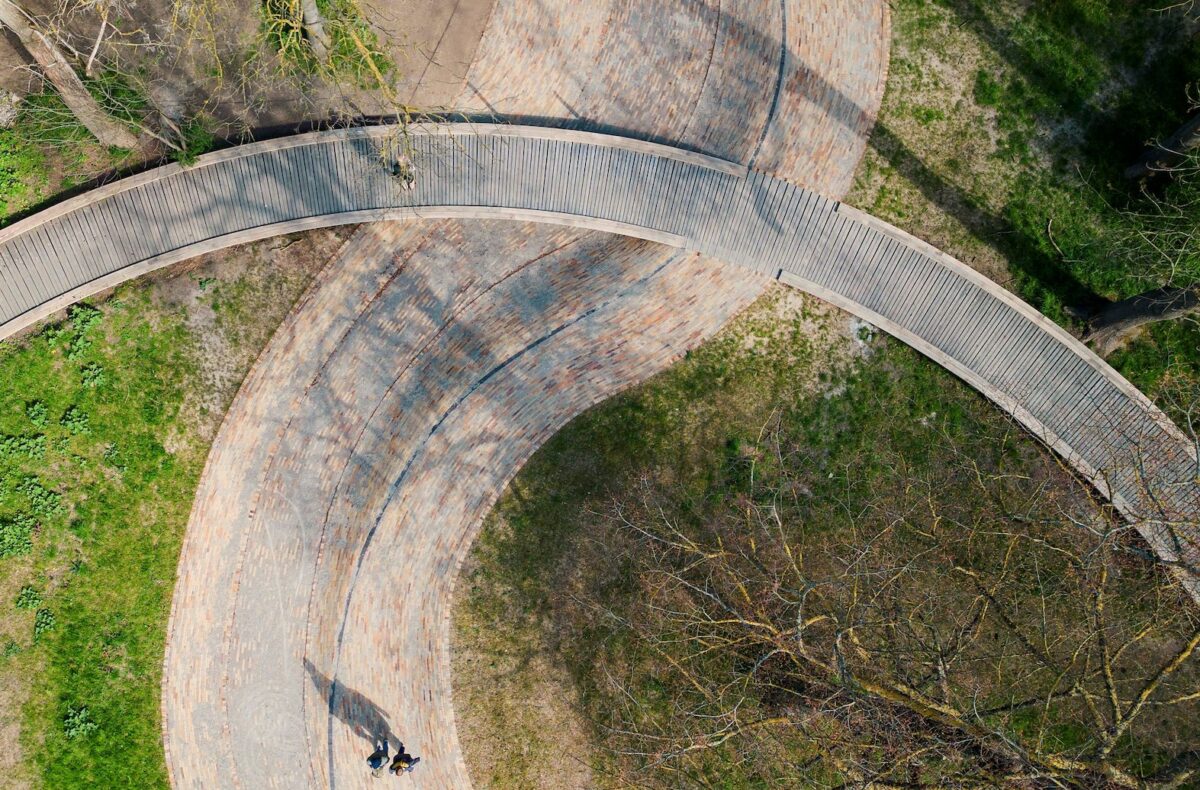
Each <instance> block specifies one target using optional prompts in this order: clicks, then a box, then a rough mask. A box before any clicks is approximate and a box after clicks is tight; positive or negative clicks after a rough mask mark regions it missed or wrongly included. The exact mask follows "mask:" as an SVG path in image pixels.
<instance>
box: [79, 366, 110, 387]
mask: <svg viewBox="0 0 1200 790" xmlns="http://www.w3.org/2000/svg"><path fill="white" fill-rule="evenodd" d="M105 380H106V379H105V376H104V367H103V366H102V365H100V364H99V363H97V362H93V363H91V364H90V365H87V366H85V367H84V369H83V386H85V387H87V388H88V389H96V388H97V387H99V386H100V385H102V384H103V383H104V382H105Z"/></svg>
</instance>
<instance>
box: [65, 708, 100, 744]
mask: <svg viewBox="0 0 1200 790" xmlns="http://www.w3.org/2000/svg"><path fill="white" fill-rule="evenodd" d="M97 726H98V725H97V724H96V722H94V721H92V714H91V712H90V711H89V710H88V708H87V705H80V706H78V707H76V706H74V705H71V706H69V707H68V708H67V715H66V716H63V734H64V735H66V736H67V739H68V740H75V739H76V738H82V737H83V736H85V735H87V734H88V733H90V732H92V731H94V730H95V729H96V727H97Z"/></svg>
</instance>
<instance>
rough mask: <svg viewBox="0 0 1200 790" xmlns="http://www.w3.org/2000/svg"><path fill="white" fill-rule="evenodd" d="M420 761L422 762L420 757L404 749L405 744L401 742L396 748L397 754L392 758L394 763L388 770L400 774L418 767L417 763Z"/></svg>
mask: <svg viewBox="0 0 1200 790" xmlns="http://www.w3.org/2000/svg"><path fill="white" fill-rule="evenodd" d="M419 762H421V758H420V757H413V756H412V755H411V754H409V753H408V752H406V751H404V744H400V746H399V747H397V749H396V756H395V757H393V758H392V765H391V767H390V768H388V770H389V771H391V772H392V773H394V774H395V775H396V776H399V775H400V774H406V773H410V772H411V771H412V769H414V768H416V767H417V763H419Z"/></svg>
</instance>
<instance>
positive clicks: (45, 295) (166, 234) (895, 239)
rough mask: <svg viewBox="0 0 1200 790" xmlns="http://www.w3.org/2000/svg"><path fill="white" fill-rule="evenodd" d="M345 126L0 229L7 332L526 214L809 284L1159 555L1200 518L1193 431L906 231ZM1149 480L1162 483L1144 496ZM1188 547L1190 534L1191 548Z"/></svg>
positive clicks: (625, 155)
mask: <svg viewBox="0 0 1200 790" xmlns="http://www.w3.org/2000/svg"><path fill="white" fill-rule="evenodd" d="M396 133H397V130H396V129H394V128H390V127H373V128H366V129H343V130H335V131H327V132H316V133H312V134H307V135H301V136H297V137H292V138H287V139H282V140H275V141H270V142H265V143H257V144H252V145H246V146H242V147H238V148H233V149H230V150H227V151H223V152H219V153H216V154H211V155H208V156H205V157H202V158H201V160H200V162H198V163H197V164H196V165H194V166H192V167H189V168H183V167H180V166H178V165H168V166H166V167H163V168H160V169H157V170H153V171H150V172H147V173H144V174H141V175H138V176H135V177H132V178H129V179H126V180H123V181H120V182H116V183H113V184H110V185H108V186H105V187H103V188H101V189H98V190H95V191H93V192H90V193H87V194H85V195H82V196H80V197H78V198H75V199H73V200H69V201H66V202H65V203H63V204H61V205H58V206H55V207H54V208H51V209H49V210H47V211H45V212H42V213H41V214H38V215H36V216H33V217H30V218H28V219H26V220H24V221H21V222H18V223H16V224H14V225H12V226H11V227H8V228H6V229H4V230H2V231H0V337H6V336H8V335H11V334H12V333H14V332H16V331H18V330H20V329H22V328H24V327H26V326H28V325H30V324H32V323H34V322H36V321H37V320H39V319H41V318H44V317H46V316H48V315H50V314H51V313H53V312H54V311H56V310H58V309H61V308H62V307H64V306H66V305H67V304H70V303H72V302H74V301H77V300H79V299H82V298H84V297H86V296H87V295H89V294H91V293H95V292H97V291H99V290H102V289H104V288H108V287H111V286H112V285H115V284H116V283H118V282H121V281H123V280H127V279H130V278H132V277H136V276H138V275H140V274H142V273H144V272H147V271H150V270H152V269H154V268H158V267H161V266H166V265H169V264H171V263H175V262H177V261H180V260H183V259H186V258H189V257H193V256H195V255H198V254H200V253H202V252H207V251H211V250H214V249H219V248H222V247H226V246H229V245H232V244H237V243H241V242H245V241H249V240H253V239H259V238H264V237H268V236H272V235H277V234H280V233H286V232H292V231H297V230H303V229H307V228H315V227H321V226H329V225H336V224H342V223H358V222H365V221H376V220H384V219H403V218H439V217H440V218H445V217H450V218H489V219H509V220H530V221H535V222H545V223H553V224H560V225H567V226H571V227H576V228H587V229H593V230H602V231H608V232H612V233H617V234H622V235H626V236H632V237H637V238H641V239H647V240H650V241H654V242H659V243H662V244H666V245H669V246H672V247H676V248H680V249H686V250H694V251H698V252H701V253H704V254H707V255H710V256H712V257H715V258H719V259H721V260H725V261H729V262H732V263H736V264H739V265H741V266H744V267H746V268H747V269H750V270H752V271H755V272H758V273H762V274H766V275H768V276H770V277H773V278H776V279H779V280H781V281H783V282H785V283H788V284H790V285H793V286H795V287H798V288H801V289H803V290H805V291H809V292H811V293H813V294H815V295H817V296H819V297H821V298H824V299H827V300H828V301H831V302H833V303H834V304H837V305H838V306H840V307H843V308H844V309H846V310H849V311H850V312H852V313H854V314H856V315H858V316H860V317H862V318H864V319H865V320H867V321H870V322H871V323H873V324H876V325H877V326H879V327H881V328H882V329H884V330H886V331H887V332H889V333H891V334H892V335H894V336H896V337H898V338H900V339H901V340H903V341H904V342H906V343H909V344H910V345H912V346H914V347H915V348H917V349H918V350H920V351H922V352H923V353H925V354H926V355H928V356H929V357H930V358H931V359H933V360H935V361H936V362H938V363H939V364H941V365H943V366H945V367H946V368H947V369H949V370H950V371H952V372H954V373H955V374H956V375H958V376H960V377H961V378H962V379H964V380H965V381H967V382H968V383H970V384H971V385H972V386H974V387H976V388H977V389H978V390H979V391H980V392H982V393H983V394H984V395H986V396H987V397H988V398H990V399H991V400H993V401H994V402H995V403H997V404H998V405H999V406H1000V407H1001V408H1003V409H1004V410H1006V411H1008V412H1010V413H1012V414H1013V415H1014V416H1015V417H1016V418H1017V419H1018V420H1019V421H1020V422H1021V423H1022V424H1023V425H1024V426H1025V427H1027V428H1028V429H1029V430H1030V431H1032V432H1033V433H1034V434H1035V435H1037V436H1038V437H1040V438H1041V439H1042V440H1044V441H1045V442H1046V443H1047V444H1048V445H1050V446H1051V447H1052V448H1053V449H1054V450H1055V451H1057V452H1058V453H1060V454H1061V455H1062V456H1063V457H1064V458H1065V459H1067V461H1068V462H1069V463H1070V464H1071V465H1072V466H1074V467H1075V468H1076V469H1077V470H1078V471H1079V472H1080V473H1081V474H1082V475H1084V476H1085V477H1087V478H1088V479H1089V480H1091V481H1092V482H1093V483H1094V484H1095V485H1096V486H1097V487H1098V488H1100V490H1101V491H1102V492H1104V493H1105V494H1106V495H1108V496H1110V497H1111V499H1112V501H1113V502H1114V503H1115V504H1116V505H1117V506H1118V507H1120V508H1121V509H1122V510H1123V511H1125V512H1126V513H1127V514H1129V515H1131V516H1132V517H1134V518H1136V519H1137V520H1138V523H1139V524H1140V525H1141V526H1142V528H1143V531H1144V532H1145V533H1146V537H1147V538H1148V539H1150V540H1151V542H1152V543H1153V544H1154V545H1155V547H1156V549H1157V550H1159V551H1160V552H1162V553H1163V554H1164V555H1166V556H1171V557H1176V556H1179V554H1180V552H1183V553H1184V554H1188V555H1191V549H1190V548H1188V547H1187V546H1184V545H1181V541H1183V538H1181V536H1179V535H1175V534H1173V533H1172V534H1168V533H1170V532H1171V531H1170V525H1171V524H1173V523H1176V522H1178V521H1181V520H1186V519H1187V518H1189V517H1191V516H1193V515H1194V514H1195V513H1196V512H1198V511H1200V494H1198V489H1197V486H1196V478H1197V469H1196V466H1197V461H1196V449H1195V446H1194V444H1192V443H1191V442H1189V441H1188V439H1187V438H1186V437H1185V436H1183V435H1182V434H1181V433H1180V432H1179V431H1178V429H1177V428H1176V427H1175V426H1174V425H1172V424H1171V423H1170V421H1169V420H1168V419H1167V418H1166V417H1165V416H1164V415H1163V414H1162V413H1161V412H1160V411H1159V410H1158V409H1156V408H1155V407H1154V406H1153V405H1152V404H1151V403H1150V402H1149V401H1148V399H1147V398H1145V396H1144V395H1142V394H1141V393H1140V392H1139V391H1138V390H1137V389H1136V388H1134V387H1133V386H1132V385H1130V384H1129V383H1128V382H1127V381H1125V380H1124V379H1123V378H1122V377H1121V376H1120V375H1119V374H1117V373H1116V372H1115V371H1114V370H1112V369H1111V368H1110V367H1109V366H1108V365H1106V364H1105V363H1104V362H1103V361H1102V360H1100V359H1099V358H1098V357H1097V356H1096V355H1094V354H1093V353H1091V352H1090V351H1089V350H1088V349H1087V348H1086V347H1084V346H1083V345H1081V344H1080V343H1079V342H1078V341H1076V340H1075V339H1074V338H1072V337H1071V336H1070V335H1068V334H1067V333H1066V332H1064V331H1063V330H1061V329H1060V328H1059V327H1057V326H1056V325H1055V324H1053V323H1052V322H1051V321H1049V320H1048V319H1046V318H1045V317H1044V316H1042V315H1040V314H1039V313H1037V312H1036V311H1035V310H1033V309H1032V308H1031V307H1029V306H1028V305H1026V304H1025V303H1023V302H1021V301H1020V300H1019V299H1017V298H1016V297H1014V296H1012V295H1011V294H1010V293H1008V292H1007V291H1005V290H1004V289H1002V288H1000V287H999V286H997V285H996V284H994V283H992V282H990V281H988V280H987V279H986V278H984V277H982V276H981V275H979V274H977V273H976V272H974V271H972V270H971V269H969V268H967V267H966V266H964V265H962V264H961V263H959V262H957V261H955V260H953V259H952V258H950V257H948V256H946V255H944V254H943V253H940V252H938V251H937V250H935V249H933V248H931V247H929V246H928V245H926V244H924V243H922V242H920V241H919V240H917V239H914V238H913V237H911V236H908V235H907V234H905V233H903V232H901V231H899V230H897V229H895V228H893V227H891V226H889V225H887V224H885V223H883V222H881V221H879V220H876V219H874V218H872V217H870V216H867V215H864V214H862V213H861V212H859V211H856V210H854V209H851V208H849V207H847V206H845V205H843V204H841V203H838V202H836V201H831V200H828V199H825V198H823V197H821V196H820V195H817V194H815V193H813V192H810V191H807V190H804V189H801V188H799V187H796V186H793V185H791V184H789V183H787V182H785V181H783V180H780V179H777V178H773V177H771V176H768V175H764V174H762V173H759V172H755V171H749V170H748V169H747V168H745V167H743V166H741V165H736V164H733V163H730V162H726V161H723V160H719V159H714V158H712V157H708V156H705V155H701V154H697V153H693V152H689V151H684V150H679V149H675V148H671V147H667V146H662V145H657V144H653V143H647V142H641V141H635V140H628V139H624V138H619V137H613V136H608V135H599V134H592V133H586V132H573V131H566V130H555V129H548V128H540V127H517V126H492V125H489V126H482V125H454V124H450V125H444V126H427V127H418V128H413V129H411V130H410V139H411V146H412V148H413V151H414V160H415V162H416V167H417V178H416V181H415V185H413V186H412V188H407V187H406V186H405V185H404V184H403V183H402V182H401V180H400V179H398V178H396V177H394V176H393V175H392V173H391V169H390V168H389V167H388V166H387V163H386V162H385V161H384V159H385V157H384V156H383V154H382V151H383V150H384V149H385V148H387V145H386V142H387V141H388V140H393V139H394V137H395V135H396ZM1148 493H1150V494H1152V496H1148V495H1147V494H1148ZM1183 542H1186V541H1183Z"/></svg>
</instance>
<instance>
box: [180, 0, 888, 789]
mask: <svg viewBox="0 0 1200 790" xmlns="http://www.w3.org/2000/svg"><path fill="white" fill-rule="evenodd" d="M785 14H788V15H790V17H791V23H792V24H791V25H790V27H788V26H787V24H786V21H785V18H784V15H785ZM547 20H553V22H554V24H551V25H550V26H547ZM597 25H598V27H597ZM566 26H570V29H564V27H566ZM781 33H783V34H784V35H786V45H781V41H780V37H781ZM814 33H820V34H819V35H814ZM886 53H887V36H886V9H885V7H884V6H883V4H882V3H876V2H868V3H853V4H846V3H840V2H831V3H826V2H816V3H814V2H808V1H807V0H803V1H802V2H796V1H795V0H788V2H787V3H784V4H780V3H778V2H776V0H739V1H738V2H735V3H732V4H731V3H728V2H726V3H725V4H724V8H721V6H720V5H719V4H717V3H707V2H692V1H691V0H677V1H676V2H674V3H672V4H654V3H645V2H597V3H587V4H578V3H569V2H562V1H561V0H560V1H559V2H554V3H551V4H547V3H543V2H541V0H537V1H536V2H525V1H519V2H514V0H499V1H498V2H497V5H496V8H495V10H494V12H493V15H492V19H491V21H490V22H489V24H488V26H487V28H486V30H485V34H484V36H483V40H482V42H481V44H480V51H479V53H478V55H477V59H476V62H475V64H474V65H473V66H472V67H471V69H470V72H469V75H468V86H469V87H468V89H467V90H466V91H464V93H463V95H462V96H461V97H460V99H459V101H458V102H457V104H458V105H459V106H461V107H464V108H466V109H467V110H469V111H476V112H478V111H490V112H497V111H498V112H502V113H506V114H510V115H514V116H518V117H522V116H523V117H535V116H536V117H537V118H538V120H539V121H540V122H545V123H564V122H565V123H567V124H568V125H571V126H575V127H577V128H590V129H609V128H618V129H620V130H622V132H623V133H624V134H627V135H633V136H640V137H644V138H648V139H669V140H672V141H674V142H676V143H679V144H682V145H684V146H687V147H691V148H694V149H697V150H701V151H705V152H709V153H713V154H716V155H719V156H722V157H725V158H729V159H733V160H735V161H742V162H746V163H757V164H758V165H759V166H760V167H763V168H764V169H767V170H771V171H773V172H776V173H778V174H780V175H783V176H786V177H790V178H793V179H794V180H796V181H797V182H799V183H802V184H805V185H807V186H810V187H812V188H814V189H817V190H819V191H822V192H825V193H826V194H832V195H838V194H841V193H842V192H843V191H844V190H845V189H846V188H847V187H848V185H849V182H850V179H851V177H852V174H853V171H854V167H855V165H856V163H857V161H858V159H859V157H860V156H861V152H862V149H863V147H864V145H865V140H866V135H867V134H868V133H869V130H870V126H871V123H872V121H873V114H874V112H875V111H876V110H877V108H878V104H879V100H880V98H881V96H882V87H883V75H884V69H885V65H886ZM809 63H820V64H822V66H821V67H819V68H818V67H810V66H809V65H808V64H809ZM760 72H762V73H760ZM585 83H586V84H585ZM833 96H838V97H844V96H852V97H855V98H856V99H857V100H858V101H857V103H856V102H854V101H851V102H848V103H847V102H842V103H841V104H838V103H836V102H833V101H831V98H830V97H833ZM580 113H583V115H580ZM591 119H600V120H599V121H596V120H591ZM789 132H794V134H789ZM323 280H324V281H323V283H322V284H321V285H320V286H319V288H318V289H316V290H315V291H314V292H313V293H312V294H311V295H310V296H309V297H308V299H307V301H306V303H305V304H303V305H301V306H300V307H298V309H297V310H296V311H295V313H294V314H293V317H292V319H291V320H290V321H289V322H288V324H287V325H286V326H285V327H284V328H283V329H281V331H280V333H279V335H278V336H277V337H276V338H275V340H274V341H273V342H272V344H271V346H270V348H269V349H268V350H267V351H266V352H265V353H264V356H263V358H262V359H261V360H260V361H259V363H258V365H257V366H256V368H255V370H254V372H253V373H252V374H251V376H250V378H249V380H248V381H247V382H246V384H245V385H244V387H243V390H242V392H241V393H240V395H239V397H238V400H237V402H236V403H235V404H234V406H233V408H232V409H231V411H230V414H229V416H228V418H227V421H226V424H225V425H224V427H223V428H222V433H221V436H220V437H219V439H218V442H217V444H216V446H215V447H214V449H213V452H212V455H211V457H210V459H209V466H208V471H207V472H206V475H205V479H204V481H203V482H202V485H201V487H200V493H199V495H198V498H197V501H196V506H195V511H194V513H193V516H192V520H191V523H190V525H189V531H188V538H187V544H186V547H185V552H184V556H183V560H182V562H181V566H180V578H179V582H178V587H177V592H176V599H175V608H174V613H173V617H172V632H171V635H170V642H169V654H168V660H167V664H166V677H167V683H166V686H165V689H164V712H165V716H166V720H165V731H166V738H167V746H168V760H169V763H170V767H171V772H172V778H173V781H174V783H175V785H176V786H177V787H304V786H314V787H324V786H338V787H352V786H360V785H367V783H368V782H369V781H370V780H369V779H368V778H367V774H366V771H365V767H364V764H363V759H364V758H365V756H366V754H367V753H368V752H369V751H370V749H371V746H370V743H369V741H370V738H371V736H372V735H373V734H377V733H379V732H381V731H382V732H389V733H392V734H393V740H394V739H395V738H401V739H403V740H404V741H405V743H406V745H408V746H409V747H410V748H411V749H412V750H413V751H414V752H416V753H418V754H420V755H422V757H423V759H424V762H423V764H422V765H421V766H420V769H419V771H418V772H416V773H414V774H413V775H412V776H411V777H409V779H411V780H413V781H414V782H415V785H416V786H425V787H466V786H468V785H469V778H468V777H467V775H466V770H465V767H464V765H463V763H462V759H461V754H460V751H459V749H458V746H457V742H456V740H455V734H454V726H453V708H452V706H451V699H450V677H449V663H448V656H447V650H448V642H449V632H448V624H447V622H446V618H447V617H448V615H449V612H450V605H449V602H450V595H451V592H452V585H453V581H454V577H455V573H456V570H457V567H458V564H459V563H460V561H461V559H462V557H463V556H464V554H465V552H466V551H467V549H468V548H469V545H470V540H471V537H472V535H473V534H474V532H475V530H476V529H477V528H478V525H479V523H480V521H481V519H482V517H483V516H484V515H485V514H486V513H487V511H488V510H489V509H490V507H491V505H492V503H493V502H494V501H495V499H496V498H497V497H498V495H499V493H500V491H501V490H502V488H503V486H504V485H505V484H506V483H507V481H508V479H509V478H510V477H511V476H512V475H513V474H514V473H515V472H516V470H517V469H519V468H520V466H521V464H522V463H523V462H524V460H525V459H526V458H527V457H528V455H529V454H530V453H531V452H533V450H535V449H536V448H537V447H538V446H539V445H540V444H541V443H542V442H543V441H544V440H545V439H546V438H548V437H549V436H550V435H552V433H553V431H554V430H556V429H557V428H558V427H559V426H560V425H562V424H563V423H565V422H566V421H567V420H568V419H570V418H571V417H572V416H573V415H575V414H577V413H578V412H579V411H581V410H582V409H584V408H586V407H587V406H589V405H591V404H593V403H596V402H598V401H599V400H602V399H603V398H604V397H607V396H608V395H610V394H611V393H613V392H615V391H616V390H618V389H620V388H622V387H625V386H628V385H629V384H632V383H634V382H636V381H640V380H641V379H643V378H645V377H646V376H648V375H650V374H651V373H653V372H655V371H657V370H659V369H661V368H662V367H663V366H665V365H667V364H668V363H669V362H670V361H671V360H672V359H674V358H676V357H677V356H678V355H679V354H680V353H681V352H682V351H683V350H684V349H685V348H687V347H689V346H691V345H694V344H695V343H697V342H699V341H700V340H701V339H702V338H703V337H705V336H707V335H708V334H711V333H712V332H715V331H716V330H717V329H718V328H719V327H720V326H721V325H722V324H723V323H724V321H725V320H726V319H727V318H728V317H730V316H732V315H733V314H734V313H735V312H737V310H739V309H740V308H741V307H742V306H744V305H745V304H748V303H749V302H750V301H751V300H752V299H753V298H754V297H755V296H756V295H757V294H758V293H760V292H761V289H762V288H763V287H764V285H765V283H766V282H767V281H766V279H765V278H763V279H760V278H757V277H754V276H746V274H745V273H744V272H742V271H738V270H734V268H733V267H731V266H730V265H728V264H723V263H719V262H717V261H714V260H711V259H703V258H700V257H698V256H695V255H687V254H681V253H677V252H674V251H670V250H667V249H665V248H663V247H659V246H657V245H653V244H649V243H647V242H642V241H638V240H635V239H629V238H623V237H618V236H611V235H607V234H600V233H589V232H586V231H567V230H553V229H548V228H545V227H536V226H527V225H514V224H511V223H485V224H480V223H472V224H457V223H452V222H437V223H427V224H422V225H415V226H408V227H398V226H394V225H388V226H371V227H367V228H365V229H364V230H363V231H361V232H360V233H359V234H357V235H356V236H355V238H354V239H353V240H352V241H351V243H350V244H349V245H348V248H347V249H346V250H345V251H344V253H343V255H342V256H341V258H340V260H339V261H338V262H337V263H336V264H335V266H333V267H332V268H331V269H330V270H329V272H327V273H326V276H325V277H324V278H323ZM334 678H336V684H335V683H334Z"/></svg>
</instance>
